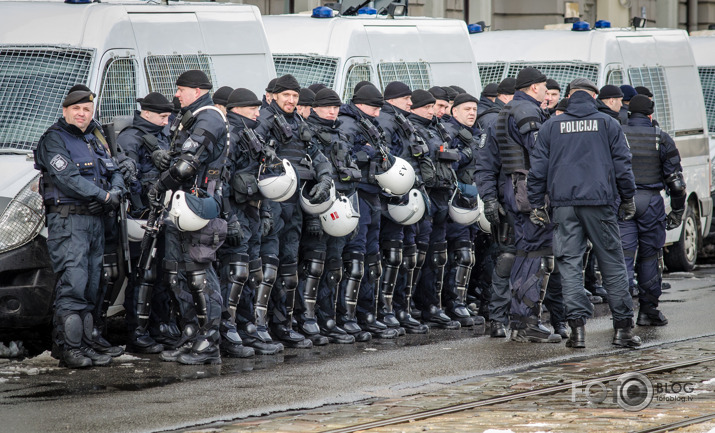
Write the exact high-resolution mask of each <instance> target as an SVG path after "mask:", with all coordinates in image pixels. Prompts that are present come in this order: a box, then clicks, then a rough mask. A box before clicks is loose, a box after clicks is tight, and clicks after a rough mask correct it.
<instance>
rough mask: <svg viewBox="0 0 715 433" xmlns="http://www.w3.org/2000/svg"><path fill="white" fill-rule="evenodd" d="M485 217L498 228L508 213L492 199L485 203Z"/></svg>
mask: <svg viewBox="0 0 715 433" xmlns="http://www.w3.org/2000/svg"><path fill="white" fill-rule="evenodd" d="M484 216H485V217H486V218H487V221H489V224H491V226H492V227H498V226H499V223H500V219H501V216H506V212H504V208H502V207H501V204H499V201H498V200H497V199H495V198H491V199H487V200H485V201H484ZM492 233H494V232H492Z"/></svg>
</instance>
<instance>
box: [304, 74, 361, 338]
mask: <svg viewBox="0 0 715 433" xmlns="http://www.w3.org/2000/svg"><path fill="white" fill-rule="evenodd" d="M341 105H342V102H341V101H340V97H339V96H338V94H337V93H335V91H333V90H332V89H330V88H325V87H324V88H322V89H320V90H318V92H317V93H316V94H315V98H314V100H313V106H312V108H313V109H312V111H311V113H310V116H308V119H307V122H308V125H309V126H310V128H311V130H312V131H313V141H314V142H315V143H316V145H317V146H318V147H319V148H320V150H321V152H322V153H323V154H324V155H325V156H326V157H327V158H328V160H330V163H331V164H332V165H333V170H334V173H335V175H334V176H333V181H334V183H335V192H336V201H337V202H338V203H335V204H334V205H333V206H331V207H330V208H329V209H328V210H327V211H325V212H324V213H323V214H322V215H321V216H313V217H311V218H310V219H309V224H310V225H311V226H307V227H312V228H308V233H306V234H304V243H303V244H302V245H301V248H302V249H303V252H302V256H303V257H306V258H307V257H310V256H311V255H312V254H314V252H315V250H316V249H315V247H314V245H315V244H316V243H318V242H324V243H325V270H324V272H323V275H322V276H317V275H312V273H311V272H309V269H308V268H307V267H305V266H304V267H303V268H304V274H305V277H304V278H303V281H301V284H302V286H303V290H302V291H301V292H302V296H301V299H302V300H303V302H302V304H303V309H302V311H303V314H301V319H299V322H302V323H304V324H306V323H310V321H311V320H314V321H317V325H318V326H319V328H320V334H321V335H323V336H325V337H328V339H329V340H330V342H331V343H337V344H352V343H354V342H355V337H354V336H353V335H350V334H348V333H347V332H346V331H345V330H344V329H342V328H341V327H340V326H338V325H337V321H336V309H335V307H336V302H337V294H338V287H339V285H340V281H341V280H342V278H343V250H344V248H345V244H346V243H347V241H348V236H349V234H346V235H343V236H339V235H337V234H339V233H342V232H343V231H347V230H350V228H351V227H352V225H347V224H349V223H350V221H349V220H348V219H347V218H337V219H333V218H332V217H330V215H331V214H334V212H335V209H336V207H339V206H342V205H343V203H347V202H349V201H350V198H354V195H355V194H356V185H357V182H358V181H359V180H360V179H361V173H360V170H359V169H358V168H357V165H356V164H355V162H354V160H353V157H352V155H351V154H350V147H349V142H348V137H347V136H346V135H345V134H344V133H343V132H342V131H341V130H340V126H341V123H342V122H341V121H340V120H338V114H339V112H340V106H341ZM326 214H327V215H328V217H325V218H323V215H326ZM342 216H343V217H344V216H345V215H342ZM353 220H354V218H353ZM316 222H317V223H318V224H317V225H316ZM344 224H345V225H347V226H346V227H345V228H343V225H344ZM326 225H327V226H328V227H329V226H330V225H335V226H336V227H335V229H336V230H340V232H335V231H332V230H330V229H329V230H330V233H333V234H336V235H330V234H329V233H327V232H325V231H324V230H323V227H325V226H326ZM311 231H313V233H311ZM350 231H351V232H352V230H350ZM318 249H320V248H318ZM304 262H306V263H307V264H309V263H310V261H304ZM316 292H317V293H316Z"/></svg>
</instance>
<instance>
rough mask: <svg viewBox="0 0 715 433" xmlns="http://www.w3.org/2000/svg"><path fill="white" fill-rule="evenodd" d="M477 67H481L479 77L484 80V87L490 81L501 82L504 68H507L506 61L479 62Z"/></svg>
mask: <svg viewBox="0 0 715 433" xmlns="http://www.w3.org/2000/svg"><path fill="white" fill-rule="evenodd" d="M477 69H479V79H480V80H481V82H482V88H483V87H484V86H486V85H487V84H489V83H497V84H499V83H500V82H501V80H503V79H504V78H505V77H504V70H505V69H506V63H505V62H495V63H477Z"/></svg>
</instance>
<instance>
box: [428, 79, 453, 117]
mask: <svg viewBox="0 0 715 433" xmlns="http://www.w3.org/2000/svg"><path fill="white" fill-rule="evenodd" d="M428 92H430V94H431V95H432V96H433V97H434V99H435V102H434V115H435V117H437V118H438V119H441V118H442V116H444V115H445V114H446V113H447V110H449V96H448V95H447V91H446V90H444V88H443V87H440V86H433V87H430V88H429V90H428ZM445 120H447V119H445Z"/></svg>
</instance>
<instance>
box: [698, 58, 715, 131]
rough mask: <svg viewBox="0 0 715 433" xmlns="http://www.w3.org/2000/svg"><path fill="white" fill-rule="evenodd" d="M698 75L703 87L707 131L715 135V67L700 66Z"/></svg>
mask: <svg viewBox="0 0 715 433" xmlns="http://www.w3.org/2000/svg"><path fill="white" fill-rule="evenodd" d="M698 73H700V84H701V85H702V86H703V97H704V98H705V113H706V114H707V117H708V130H709V131H710V133H711V134H715V66H701V67H699V68H698Z"/></svg>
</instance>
